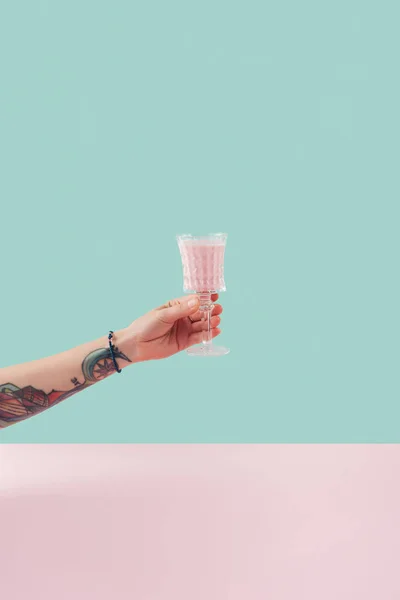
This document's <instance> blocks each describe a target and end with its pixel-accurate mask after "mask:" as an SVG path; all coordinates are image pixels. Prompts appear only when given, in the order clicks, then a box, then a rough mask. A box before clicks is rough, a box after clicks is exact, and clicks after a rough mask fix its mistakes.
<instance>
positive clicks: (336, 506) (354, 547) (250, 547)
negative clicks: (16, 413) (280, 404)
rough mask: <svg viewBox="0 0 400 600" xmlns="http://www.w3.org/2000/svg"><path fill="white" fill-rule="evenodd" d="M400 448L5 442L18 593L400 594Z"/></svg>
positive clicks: (196, 598)
mask: <svg viewBox="0 0 400 600" xmlns="http://www.w3.org/2000/svg"><path fill="white" fill-rule="evenodd" d="M399 474H400V446H294V445H293V446H289V445H288V446H274V445H272V446H224V445H218V446H184V445H183V446H162V445H160V446H135V445H129V446H112V445H104V446H91V445H85V446H77V445H70V446H63V445H59V446H37V445H36V446H17V445H13V446H7V445H4V446H0V503H1V513H0V514H1V536H0V572H1V576H0V582H1V583H0V594H1V597H2V598H4V599H7V600H14V599H15V600H25V599H29V600H36V599H37V600H50V599H51V600H92V599H93V600H106V599H107V600H114V599H115V600H128V599H129V600H132V599H135V600H170V599H171V600H223V599H226V600H239V599H240V600H266V599H271V600H289V599H290V600H301V599H304V600H314V599H315V600H339V599H340V600H358V599H359V600H378V599H384V600H392V599H393V600H395V599H396V600H397V599H399V598H400V570H399V557H400V542H399V538H400V536H399V533H400V485H399Z"/></svg>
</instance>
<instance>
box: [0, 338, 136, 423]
mask: <svg viewBox="0 0 400 600" xmlns="http://www.w3.org/2000/svg"><path fill="white" fill-rule="evenodd" d="M112 342H113V344H114V346H115V357H116V361H117V364H118V367H119V368H120V369H123V368H125V367H127V366H128V365H129V364H131V363H132V362H135V357H134V356H133V354H134V352H133V349H132V344H131V343H130V342H129V341H128V339H126V335H125V330H121V331H118V332H115V333H114V335H113V340H112ZM113 373H115V367H114V363H113V361H112V358H111V353H110V349H109V341H108V337H107V336H104V337H101V338H99V339H97V340H95V341H93V342H88V343H86V344H82V345H81V346H77V347H76V348H72V349H71V350H67V351H65V352H62V353H60V354H56V355H54V356H49V357H47V358H42V359H40V360H35V361H32V362H29V363H25V364H21V365H15V366H11V367H6V368H3V369H0V428H2V427H7V426H8V425H11V424H12V423H17V422H19V421H22V420H24V419H26V418H28V417H30V416H33V415H35V414H37V413H39V412H42V411H43V410H46V409H47V408H50V407H51V406H54V405H55V404H58V403H59V402H61V401H62V400H65V398H68V397H69V396H72V395H73V394H76V393H78V392H80V391H82V390H84V389H86V388H87V387H89V386H90V385H93V384H94V383H96V382H98V381H101V380H102V379H104V378H105V377H108V376H109V375H112V374H113Z"/></svg>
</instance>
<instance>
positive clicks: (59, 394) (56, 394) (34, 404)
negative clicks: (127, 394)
mask: <svg viewBox="0 0 400 600" xmlns="http://www.w3.org/2000/svg"><path fill="white" fill-rule="evenodd" d="M114 354H115V357H116V358H119V359H121V360H126V361H127V362H132V361H131V360H129V358H128V357H127V356H126V355H125V354H123V353H122V352H120V351H119V350H118V348H115V350H114ZM114 372H115V367H114V363H113V361H112V360H111V358H110V352H109V349H108V348H100V349H99V350H94V351H93V352H91V353H90V354H88V356H86V358H85V359H84V360H83V362H82V374H83V382H82V383H81V382H80V381H79V380H78V379H77V378H76V377H74V378H73V379H72V380H71V383H72V384H73V387H72V388H71V389H70V390H66V391H57V390H52V391H51V392H50V393H49V394H46V393H45V392H44V391H43V390H37V389H36V388H34V387H32V386H31V385H28V386H25V387H23V388H20V387H18V386H16V385H14V384H12V383H4V384H0V429H1V428H3V427H7V426H8V425H11V424H12V423H18V421H23V420H24V419H26V418H28V417H31V416H33V415H36V414H37V413H40V412H42V411H43V410H46V408H50V407H51V406H54V405H55V404H58V403H59V402H62V400H65V399H66V398H69V397H70V396H73V395H74V394H76V393H77V392H80V391H81V390H84V389H85V388H87V387H89V386H90V385H93V383H96V382H97V381H100V380H101V379H104V378H105V377H108V376H109V375H111V374H112V373H114Z"/></svg>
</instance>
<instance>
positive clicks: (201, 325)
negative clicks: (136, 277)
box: [192, 316, 221, 333]
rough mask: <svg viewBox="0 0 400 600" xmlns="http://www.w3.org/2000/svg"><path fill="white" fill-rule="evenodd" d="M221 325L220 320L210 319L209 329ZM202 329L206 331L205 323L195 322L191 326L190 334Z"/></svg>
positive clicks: (217, 318) (218, 318)
mask: <svg viewBox="0 0 400 600" xmlns="http://www.w3.org/2000/svg"><path fill="white" fill-rule="evenodd" d="M220 323H221V318H220V317H218V316H215V317H211V322H210V325H211V329H214V328H215V327H218V325H219V324H220ZM204 329H206V322H205V321H195V322H194V323H193V325H192V332H193V333H197V332H198V331H203V330H204Z"/></svg>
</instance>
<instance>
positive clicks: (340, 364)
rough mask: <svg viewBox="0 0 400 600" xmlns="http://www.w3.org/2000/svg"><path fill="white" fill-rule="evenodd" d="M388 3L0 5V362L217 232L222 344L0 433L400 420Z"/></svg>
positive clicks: (125, 304)
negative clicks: (223, 353) (212, 352)
mask: <svg viewBox="0 0 400 600" xmlns="http://www.w3.org/2000/svg"><path fill="white" fill-rule="evenodd" d="M399 18H400V7H399V3H398V2H395V1H394V0H393V1H388V0H383V1H381V2H369V1H363V2H362V1H361V0H360V1H356V0H336V1H335V2H333V1H331V2H327V1H321V0H314V1H312V0H303V1H302V2H299V1H295V0H287V1H282V2H265V1H255V0H247V1H241V2H232V1H230V2H228V1H221V0H212V1H210V0H205V1H203V2H201V3H199V2H192V1H188V0H182V1H177V0H170V1H169V2H165V1H161V0H158V1H148V2H136V1H132V0H129V1H128V0H126V1H123V0H115V1H113V2H102V1H100V2H99V1H96V2H95V1H91V0H79V2H78V1H77V0H69V1H68V2H67V1H66V0H65V1H63V2H62V1H60V0H52V1H50V0H49V1H45V0H42V1H38V0H29V1H28V0H25V1H21V0H19V1H18V0H13V1H12V2H3V3H2V4H1V8H0V61H1V79H0V91H1V94H0V104H1V111H0V115H1V116H0V118H1V121H0V153H1V156H0V165H1V166H0V168H1V177H0V199H1V236H0V244H1V246H0V247H1V282H2V285H1V290H2V293H1V315H2V319H1V348H0V360H1V364H3V365H4V366H6V365H9V364H14V363H22V362H25V361H30V360H33V359H35V358H39V357H42V356H46V355H49V354H52V353H57V352H60V351H62V350H65V349H67V348H69V347H72V346H75V345H78V344H80V343H83V342H85V341H88V340H90V339H95V338H97V337H99V336H101V335H104V334H105V333H107V331H108V330H109V329H110V328H112V329H118V328H120V327H123V326H125V325H127V324H129V322H130V321H131V320H133V319H134V318H135V317H137V316H139V315H141V314H142V313H144V312H147V311H148V310H149V309H151V308H152V307H153V306H156V305H159V304H161V303H163V302H164V301H166V300H168V299H169V298H171V297H176V296H180V295H181V294H182V291H181V290H182V274H181V265H180V259H179V254H178V249H177V246H176V242H175V234H176V233H178V232H208V231H227V232H228V234H229V240H228V247H227V255H226V280H227V288H228V289H227V292H226V293H225V294H224V295H223V298H222V301H223V305H224V308H225V313H224V319H223V334H222V336H221V338H220V340H221V343H224V344H226V345H228V346H230V347H231V350H232V352H231V354H230V355H229V356H227V357H223V358H220V359H214V360H205V361H203V360H200V359H199V360H196V359H193V358H189V357H187V356H186V355H184V354H182V355H179V356H176V357H174V358H171V359H169V360H166V361H162V362H157V363H147V364H143V365H138V366H134V367H132V368H131V369H128V370H125V371H124V373H123V375H121V376H113V377H112V378H110V379H108V380H107V381H104V382H102V383H101V384H98V385H96V386H94V387H93V388H90V389H89V390H87V391H85V392H84V393H82V394H80V395H77V396H75V397H73V398H70V399H69V400H67V401H66V402H65V403H63V404H61V405H59V406H57V407H55V408H54V409H52V410H50V411H48V412H47V413H45V414H42V415H40V416H38V417H35V418H32V419H30V420H28V421H25V422H24V423H21V424H19V425H16V426H13V427H10V428H8V429H6V430H4V431H3V432H1V435H0V437H1V440H2V442H372V441H377V442H389V441H391V442H393V441H400V433H399V431H400V426H399V418H400V384H399V339H400V322H399V307H400V288H399V282H398V254H399V234H398V229H399V217H400V211H399V192H400V184H399V139H400V126H399V106H400V85H399V74H398V72H399V68H398V59H399V55H400V41H399V35H398V23H399Z"/></svg>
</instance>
